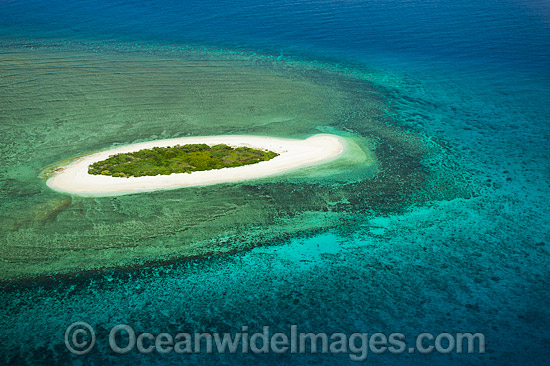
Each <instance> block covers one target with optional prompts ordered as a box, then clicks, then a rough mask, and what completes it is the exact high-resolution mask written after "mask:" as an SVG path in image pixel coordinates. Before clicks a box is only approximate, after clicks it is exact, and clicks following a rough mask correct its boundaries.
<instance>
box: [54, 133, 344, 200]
mask: <svg viewBox="0 0 550 366" xmlns="http://www.w3.org/2000/svg"><path fill="white" fill-rule="evenodd" d="M199 143H200V144H208V145H215V144H227V145H229V146H232V147H238V146H247V147H251V148H256V149H267V150H271V151H274V152H276V153H278V154H280V155H279V156H277V157H275V158H273V159H271V160H269V161H262V162H260V163H256V164H251V165H245V166H241V167H236V168H223V169H217V170H207V171H198V172H192V173H180V174H171V175H157V176H146V177H130V178H122V177H111V176H104V175H92V174H88V166H89V165H90V164H92V163H94V162H96V161H100V160H104V159H106V158H108V157H109V156H110V155H114V154H118V153H127V152H133V151H138V150H141V149H149V148H152V147H155V146H159V147H165V146H174V145H178V144H179V145H185V144H199ZM343 150H344V140H343V139H342V138H341V137H339V136H336V135H329V134H319V135H315V136H312V137H310V138H307V139H305V140H293V139H280V138H271V137H261V136H245V135H243V136H233V135H229V136H206V137H184V138H177V139H168V140H157V141H149V142H143V143H138V144H132V145H125V146H121V147H117V148H114V149H110V150H105V151H101V152H98V153H94V154H90V155H86V156H83V157H81V158H78V159H77V160H75V161H73V162H72V163H70V164H68V165H66V166H63V167H61V168H58V169H56V172H55V173H54V175H53V176H52V177H51V178H49V179H48V181H47V182H46V184H47V185H48V186H49V187H50V188H52V189H54V190H56V191H60V192H65V193H72V194H77V195H85V196H109V195H120V194H128V193H135V192H148V191H155V190H159V189H174V188H180V187H191V186H200V185H208V184H215V183H224V182H237V181H243V180H247V179H254V178H263V177H267V176H271V175H276V174H281V173H284V172H288V171H290V170H295V169H298V168H303V167H306V166H311V165H314V164H319V163H323V162H327V161H329V160H332V159H334V158H336V157H337V156H338V155H340V154H341V153H342V152H343Z"/></svg>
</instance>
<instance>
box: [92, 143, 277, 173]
mask: <svg viewBox="0 0 550 366" xmlns="http://www.w3.org/2000/svg"><path fill="white" fill-rule="evenodd" d="M276 156H279V154H277V153H275V152H273V151H269V150H259V149H252V148H250V147H246V146H242V147H236V148H233V147H230V146H228V145H225V144H217V145H214V146H209V145H207V144H187V145H175V146H167V147H158V146H156V147H153V148H150V149H142V150H139V151H135V152H129V153H120V154H115V155H111V156H109V157H108V158H107V159H105V160H102V161H98V162H95V163H93V164H91V165H90V166H89V167H88V173H89V174H93V175H108V176H112V177H126V178H128V177H142V176H155V175H170V174H173V173H191V172H196V171H203V170H214V169H222V168H235V167H239V166H244V165H250V164H256V163H259V162H261V161H268V160H271V159H273V158H275V157H276Z"/></svg>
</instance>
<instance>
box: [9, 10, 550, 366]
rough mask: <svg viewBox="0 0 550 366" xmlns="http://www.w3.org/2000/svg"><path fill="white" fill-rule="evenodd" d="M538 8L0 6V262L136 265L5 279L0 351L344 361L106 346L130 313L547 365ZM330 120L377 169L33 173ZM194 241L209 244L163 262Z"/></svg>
mask: <svg viewBox="0 0 550 366" xmlns="http://www.w3.org/2000/svg"><path fill="white" fill-rule="evenodd" d="M548 15H549V12H548V5H547V4H546V3H545V2H543V1H526V2H512V1H510V2H496V1H482V2H477V3H470V2H465V1H464V2H461V1H459V2H437V3H428V2H417V1H408V2H393V1H383V2H369V3H365V2H356V1H345V2H344V1H336V2H328V1H313V2H301V1H300V2H298V1H297V2H281V3H277V4H272V3H265V2H261V1H257V2H247V3H240V2H237V3H235V2H224V1H215V2H211V3H209V4H198V3H193V2H186V3H185V4H179V3H177V2H172V1H163V2H144V3H141V4H139V5H136V4H131V3H126V2H109V3H106V2H102V1H78V2H74V3H71V4H67V3H66V2H50V3H49V4H47V5H46V3H42V2H37V1H33V0H29V1H11V2H2V3H0V32H1V33H0V36H1V38H2V59H1V60H2V63H1V73H2V81H1V82H0V84H1V89H0V96H1V97H2V98H1V101H0V103H2V104H1V111H2V116H1V117H0V126H1V128H2V137H1V140H2V147H1V148H2V150H1V156H2V159H3V161H4V164H3V165H2V173H1V175H0V178H1V182H2V193H1V194H2V196H1V197H2V198H1V201H0V205H1V207H2V211H1V212H0V218H1V219H2V221H1V222H2V226H1V227H0V233H1V235H2V237H1V239H2V242H1V243H2V246H3V253H4V254H3V255H4V257H3V262H2V267H1V268H3V273H9V271H10V270H13V268H15V267H17V263H21V262H22V261H24V259H28V258H29V257H28V255H27V253H34V254H36V253H40V255H39V256H38V257H37V258H35V259H36V262H32V261H29V262H27V263H26V264H25V268H26V269H29V270H32V271H35V270H36V269H37V268H38V269H39V268H44V267H45V266H46V268H48V267H47V266H53V267H55V266H56V265H58V264H59V265H60V266H61V265H63V266H66V265H67V263H66V262H68V261H69V262H70V260H67V258H69V259H71V260H72V259H73V258H75V257H74V256H73V253H80V254H82V253H84V254H87V252H86V250H87V249H86V248H87V247H88V246H89V245H96V246H99V247H100V248H101V250H99V251H98V250H90V252H89V253H90V254H89V256H90V258H92V256H93V258H95V259H96V261H102V260H103V261H109V260H113V261H114V262H116V261H117V260H119V258H120V257H122V256H123V255H124V254H125V255H126V257H129V256H131V257H132V259H131V260H130V262H131V263H128V262H125V263H120V264H123V265H126V266H128V265H130V266H133V267H130V268H126V269H109V270H104V271H92V272H89V273H81V274H74V271H73V273H72V274H70V275H67V276H65V277H62V276H58V277H54V278H41V279H36V280H32V281H20V282H17V283H11V284H4V286H3V287H2V297H1V300H0V303H1V304H2V306H1V307H0V312H1V313H2V317H1V319H2V320H1V321H2V329H3V330H4V331H3V332H2V335H1V336H0V339H1V343H2V346H1V347H0V355H1V357H2V360H3V361H4V363H8V364H66V363H70V362H74V363H84V364H136V363H137V364H151V363H156V364H171V363H174V364H176V363H177V364H180V363H181V362H182V361H183V362H187V363H190V364H216V365H219V364H258V363H267V364H331V365H332V364H355V363H354V362H352V361H351V360H350V359H349V357H348V355H325V354H316V355H309V354H306V355H296V354H294V355H293V354H285V355H275V354H268V355H251V354H248V355H247V354H235V355H231V354H225V355H218V354H213V355H208V354H200V355H184V356H182V355H175V354H171V355H158V354H153V355H140V354H138V353H136V352H133V353H130V354H127V355H116V354H114V353H113V352H112V351H110V349H109V348H108V343H107V341H106V339H107V338H108V333H109V330H110V329H111V328H112V327H113V326H114V325H116V324H119V323H126V324H130V325H132V326H133V327H135V328H136V330H139V331H149V332H153V333H160V332H169V333H172V334H175V333H177V332H180V331H185V332H194V331H199V332H203V331H204V332H213V331H220V332H224V331H231V332H235V331H238V330H239V329H241V327H242V326H243V325H248V326H249V327H250V328H251V329H254V330H255V331H259V330H261V327H262V326H263V325H270V326H271V327H272V329H277V330H281V331H287V330H288V328H289V327H290V325H291V324H297V325H298V326H299V328H300V329H303V330H304V331H313V332H328V333H333V332H344V333H352V332H358V331H359V332H369V333H373V332H384V333H387V334H389V333H391V332H402V333H404V334H406V335H407V341H408V342H414V339H413V337H414V336H415V335H416V334H418V333H421V332H431V333H434V334H437V333H440V332H450V333H456V332H482V333H484V334H485V336H486V339H487V353H485V354H474V355H468V354H456V353H451V354H448V355H442V354H437V353H433V354H429V355H420V354H418V353H413V354H408V353H406V354H402V355H393V354H390V353H385V354H383V355H375V354H372V353H371V354H370V355H369V356H368V359H367V362H368V363H372V364H382V365H385V364H388V365H390V364H413V365H414V364H418V365H423V364H442V365H448V364H461V365H480V364H495V365H505V364H508V365H516V364H533V365H537V364H545V362H546V360H547V357H548V349H549V344H550V339H549V338H548V332H547V331H546V329H547V328H548V325H549V324H550V314H549V312H548V308H547V303H548V300H549V290H548V288H550V287H549V286H548V278H549V273H548V268H550V266H549V264H550V263H549V262H550V260H549V258H548V241H549V224H548V222H549V220H548V218H549V210H548V205H547V204H546V201H547V200H548V191H549V190H548V188H549V187H548V185H549V181H550V179H549V178H550V177H549V172H550V170H549V164H548V158H549V156H548V151H547V146H548V139H549V126H548V121H549V119H550V109H549V108H550V107H549V106H548V103H547V102H546V101H547V100H548V86H549V74H548V70H549V68H548V66H549V62H548V61H549V55H550V51H549V48H548V43H547V40H548V39H549V33H550V27H549V24H550V23H548V22H549V18H548ZM187 45H191V47H190V48H189V47H187ZM198 50H200V52H199V51H198ZM197 52H199V53H197ZM130 65H131V66H130ZM182 65H185V67H183V66H182ZM130 68H131V69H132V71H133V73H132V74H131V75H126V74H124V73H125V71H127V70H128V69H130ZM197 68H198V69H197ZM191 70H192V71H191ZM228 70H229V72H228ZM236 71H238V73H236ZM197 73H198V74H199V75H200V76H201V77H200V78H196V77H194V76H195V75H197ZM139 75H141V76H139ZM143 75H146V77H143ZM235 75H238V77H235ZM182 81H184V82H182ZM128 85H131V88H128ZM128 89H130V90H132V92H131V93H128V92H127V90H128ZM282 90H284V91H285V92H284V93H283V92H278V91H282ZM243 96H245V97H246V98H242V97H243ZM193 98H195V99H193ZM138 100H139V103H136V102H135V101H138ZM243 100H246V102H244V101H243ZM251 100H253V101H254V103H250V101H251ZM274 100H275V101H276V102H274ZM201 101H202V104H201ZM33 102H34V103H33ZM59 110H63V111H64V112H63V113H59ZM161 112H162V113H161ZM235 116H238V118H234V117H235ZM282 117H284V118H282ZM230 118H233V119H230ZM205 120H208V121H209V124H205V123H204V122H203V121H205ZM105 121H108V123H105ZM252 121H254V123H253V122H252ZM320 121H321V122H320ZM182 126H183V127H184V128H185V131H182ZM383 126H384V127H383ZM388 126H390V127H388ZM392 126H393V128H394V129H392ZM83 131H84V132H86V133H83ZM319 131H321V132H336V133H339V134H342V135H350V136H355V137H356V138H358V139H359V141H360V142H362V144H363V145H362V146H363V148H364V149H374V151H375V152H376V153H377V157H378V158H379V161H380V163H379V166H378V170H376V171H373V170H363V169H361V168H360V167H359V166H357V165H353V164H351V166H349V167H348V168H346V169H345V170H341V171H335V170H334V169H335V168H334V167H332V168H330V169H333V170H332V171H331V170H329V171H330V174H325V175H315V174H314V175H313V176H306V177H305V178H304V177H287V178H285V179H281V180H279V181H275V182H263V183H262V182H258V183H254V184H249V185H235V186H220V187H217V188H215V189H206V190H205V189H193V190H190V191H188V192H186V191H181V190H180V191H174V192H171V193H158V194H152V195H136V196H128V197H127V198H120V199H104V200H95V201H94V200H80V199H75V198H67V197H64V196H58V195H56V194H55V193H53V192H50V191H48V190H47V189H46V188H44V187H43V185H42V181H41V180H40V178H38V174H39V172H40V171H41V170H42V169H43V168H44V167H45V166H46V165H48V164H51V163H55V162H57V161H60V160H62V159H66V158H70V157H73V156H75V155H78V154H80V153H85V152H89V151H95V150H97V149H100V148H105V147H108V146H111V145H116V144H122V143H128V142H134V141H144V140H148V139H152V138H167V137H178V136H183V135H186V134H210V133H216V134H218V133H243V132H246V133H258V132H262V133H265V134H273V135H281V136H292V137H304V136H307V135H308V134H311V133H315V132H319ZM403 131H409V132H411V136H408V137H404V135H403V134H404V132H403ZM67 141H70V143H67ZM384 169H388V170H384ZM312 174H313V173H312ZM399 175H403V177H405V178H404V179H397V178H395V177H396V176H399ZM411 182H412V183H411ZM409 184H410V185H409ZM205 201H206V202H209V205H207V206H205V205H204V202H205ZM161 202H162V203H163V204H159V203H161ZM243 202H244V204H243ZM212 212H214V213H215V218H214V219H213V220H209V219H210V218H212ZM191 216H193V217H194V219H193V220H190V217H191ZM106 217H107V218H108V220H105V218H106ZM76 228H78V229H76ZM183 229H186V230H183ZM224 236H225V237H224ZM213 237H215V238H216V239H215V240H214V242H212V241H211V240H213V239H212V238H213ZM209 240H210V241H209ZM115 244H120V245H121V246H120V250H118V249H117V248H116V245H115ZM192 244H195V245H194V246H193V245H192ZM189 245H191V247H192V248H193V250H196V251H197V254H199V255H200V256H199V257H195V258H192V259H188V258H187V259H177V258H178V257H177V256H176V257H174V256H173V253H174V251H178V250H181V248H183V247H185V248H187V249H186V250H188V248H189ZM212 245H214V248H215V250H213V251H212V252H211V253H207V254H206V255H205V251H202V252H201V250H202V249H204V248H207V249H208V248H212ZM149 249H150V250H149ZM25 250H28V252H25ZM159 252H160V253H161V254H162V256H163V257H162V258H158V257H159V255H158V254H159ZM121 254H122V255H121ZM52 257H54V258H57V260H51V258H52ZM153 257H154V259H155V260H152V261H151V262H148V263H143V261H140V259H139V258H148V259H150V258H153ZM136 258H137V259H136ZM90 262H91V261H89V262H86V263H85V262H83V264H82V266H84V267H85V266H86V265H90V266H91V267H93V265H92V263H90ZM45 263H46V264H45ZM14 264H15V266H14ZM73 264H74V263H73ZM79 265H80V264H79ZM58 268H61V267H58ZM32 271H31V272H32ZM78 320H80V321H86V322H88V323H90V324H91V325H92V327H93V328H94V329H95V331H96V332H97V345H96V348H95V349H94V351H92V352H91V353H90V354H88V355H86V356H73V355H71V354H70V353H69V352H68V351H67V349H66V347H65V345H64V343H63V332H64V330H65V328H66V327H67V326H68V325H69V324H70V323H71V322H73V321H78Z"/></svg>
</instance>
